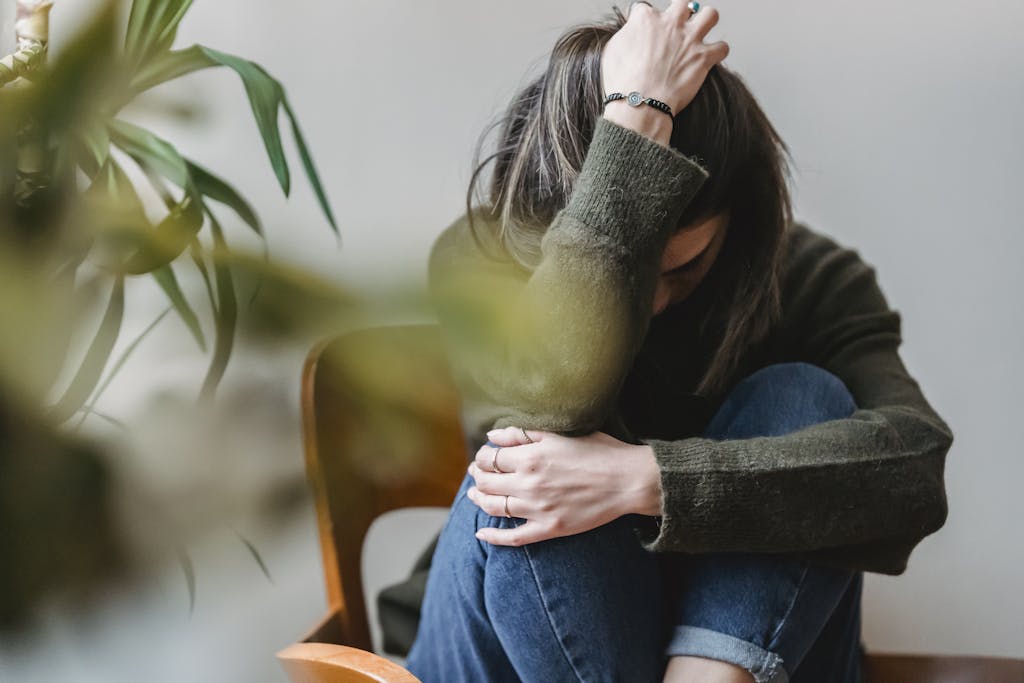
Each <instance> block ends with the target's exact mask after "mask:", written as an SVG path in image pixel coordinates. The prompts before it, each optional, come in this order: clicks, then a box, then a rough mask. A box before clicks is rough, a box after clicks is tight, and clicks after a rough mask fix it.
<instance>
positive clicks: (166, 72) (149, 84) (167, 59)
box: [129, 45, 220, 95]
mask: <svg viewBox="0 0 1024 683" xmlns="http://www.w3.org/2000/svg"><path fill="white" fill-rule="evenodd" d="M213 66H220V64H219V63H217V61H216V60H214V59H211V58H210V57H209V56H208V55H207V54H206V53H205V52H204V51H203V48H202V47H201V46H199V45H193V46H192V47H189V48H185V49H184V50H170V51H168V52H164V53H162V54H159V55H155V56H154V57H153V58H151V59H150V60H149V61H148V62H146V64H145V65H144V66H143V67H142V68H140V69H139V70H138V71H137V72H135V75H134V76H133V77H132V80H131V83H130V85H129V89H130V92H131V94H132V95H138V94H139V93H141V92H143V91H146V90H149V89H150V88H154V87H156V86H158V85H160V84H161V83H166V82H167V81H173V80H174V79H175V78H180V77H181V76H185V75H187V74H190V73H193V72H195V71H201V70H202V69H208V68H210V67H213Z"/></svg>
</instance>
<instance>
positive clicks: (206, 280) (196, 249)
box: [189, 238, 266, 318]
mask: <svg viewBox="0 0 1024 683" xmlns="http://www.w3.org/2000/svg"><path fill="white" fill-rule="evenodd" d="M264 244H266V243H264ZM189 253H190V254H191V256H192V262H193V263H195V264H196V270H198V271H199V274H200V275H201V276H202V277H203V284H205V285H206V295H207V297H208V298H209V300H210V310H211V311H213V315H214V317H215V318H216V316H217V296H216V294H215V293H214V291H213V284H212V283H211V282H210V271H209V269H207V267H206V263H205V261H203V250H202V247H201V246H200V245H199V240H197V239H195V238H193V239H192V243H191V244H190V245H189Z"/></svg>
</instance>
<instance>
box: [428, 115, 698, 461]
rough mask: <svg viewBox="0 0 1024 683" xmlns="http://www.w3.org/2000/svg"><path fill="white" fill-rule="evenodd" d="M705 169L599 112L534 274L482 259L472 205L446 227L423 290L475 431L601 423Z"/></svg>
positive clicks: (483, 227) (486, 228)
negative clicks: (668, 246)
mask: <svg viewBox="0 0 1024 683" xmlns="http://www.w3.org/2000/svg"><path fill="white" fill-rule="evenodd" d="M652 113H653V115H656V116H661V117H663V118H665V119H666V120H668V118H667V117H665V115H664V114H662V113H660V112H656V111H653V110H652ZM706 178H707V171H706V170H704V168H702V167H701V166H700V165H699V164H697V163H696V162H695V161H693V160H692V159H690V158H689V157H687V156H685V155H683V154H681V153H680V152H678V151H676V150H675V149H673V148H671V147H668V146H666V145H663V144H660V143H658V142H656V141H655V140H653V139H651V138H649V137H647V136H645V135H643V134H641V133H639V132H637V131H635V130H632V129H630V128H626V127H624V126H622V125H619V124H617V123H613V122H612V121H611V120H609V119H607V118H605V117H601V118H599V119H598V121H597V124H596V128H595V131H594V135H593V138H592V141H591V144H590V147H589V149H588V151H587V156H586V158H585V160H584V163H583V167H582V169H581V172H580V175H579V177H578V178H577V180H576V183H575V185H574V187H573V191H572V194H571V196H570V198H569V201H568V203H567V205H566V207H565V208H564V209H562V210H561V211H560V212H559V213H558V214H557V216H556V217H555V219H554V221H553V222H552V223H551V225H550V226H549V227H548V228H547V231H546V232H545V234H544V237H543V239H542V241H541V248H542V258H541V260H540V262H539V264H538V265H537V266H536V268H535V269H534V270H533V272H532V273H524V272H523V271H521V269H519V268H518V267H515V266H514V265H512V264H508V263H497V262H495V261H491V260H488V259H486V258H485V257H484V256H483V254H481V253H480V251H479V249H478V247H477V244H476V242H475V241H474V240H473V236H472V235H471V234H470V231H469V226H468V221H467V219H466V217H461V218H459V219H458V220H457V221H456V222H455V223H453V224H452V225H451V226H449V227H448V228H447V229H446V230H445V231H444V232H443V233H442V234H441V236H440V237H439V238H438V240H437V241H436V242H435V244H434V247H433V249H432V251H431V254H430V261H429V270H428V281H429V288H430V293H431V297H432V300H433V303H434V307H435V310H436V311H437V314H438V317H439V320H440V322H441V329H442V334H443V335H444V336H445V339H446V341H447V343H448V347H449V354H450V356H451V358H452V366H453V372H454V374H455V376H456V380H457V382H458V384H459V388H460V391H461V394H462V398H463V412H464V415H463V417H464V420H465V423H466V424H465V426H466V429H467V432H470V434H471V436H472V438H473V439H474V440H476V441H478V442H479V443H482V442H483V432H485V431H487V430H488V429H491V428H494V427H502V426H506V425H517V426H523V427H527V428H530V429H543V430H550V431H553V432H562V433H567V434H586V433H589V432H592V431H594V430H595V429H598V428H599V427H600V426H601V424H602V423H603V422H604V420H605V419H606V418H607V416H608V414H609V413H610V412H611V410H612V408H613V404H614V401H615V398H616V396H617V394H618V391H619V389H620V386H621V383H622V381H623V380H624V379H625V376H626V374H627V372H628V370H629V368H630V366H631V364H632V362H633V358H634V356H635V354H636V351H637V349H638V348H639V345H640V343H641V341H642V340H643V337H644V335H645V334H646V331H647V327H648V324H649V321H650V317H651V314H652V307H653V298H654V286H655V282H656V278H657V272H658V265H659V263H660V258H661V253H662V251H663V249H664V246H665V243H666V241H667V239H668V236H669V235H670V233H671V232H672V230H673V229H674V228H676V227H677V222H678V220H679V218H680V216H681V215H682V212H683V210H684V209H685V208H686V206H687V204H688V203H689V201H690V200H691V199H692V198H693V196H694V195H696V193H697V191H698V190H699V189H700V187H701V185H702V184H703V183H704V181H705V179H706ZM476 221H477V227H478V229H480V231H481V232H482V233H484V234H485V235H487V234H493V233H494V232H495V231H496V227H495V226H494V225H488V224H487V222H486V219H485V218H484V217H483V216H481V217H480V218H477V219H476Z"/></svg>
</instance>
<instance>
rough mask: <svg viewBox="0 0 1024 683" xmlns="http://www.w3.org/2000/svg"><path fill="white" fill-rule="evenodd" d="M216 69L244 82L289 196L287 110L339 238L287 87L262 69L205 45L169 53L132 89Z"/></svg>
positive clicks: (323, 207)
mask: <svg viewBox="0 0 1024 683" xmlns="http://www.w3.org/2000/svg"><path fill="white" fill-rule="evenodd" d="M212 66H226V67H228V68H229V69H232V70H233V71H234V72H235V73H236V74H238V77H239V78H241V80H242V85H243V86H244V87H245V92H246V94H247V95H248V97H249V105H250V106H251V107H252V112H253V116H254V117H255V119H256V126H257V127H258V128H259V131H260V136H261V137H262V138H263V144H264V147H265V148H266V150H267V156H268V157H269V159H270V165H271V167H272V168H273V170H274V174H275V175H276V176H277V180H278V183H279V184H280V185H281V189H282V190H283V191H284V194H285V196H288V195H289V194H290V192H291V171H290V169H289V168H288V161H287V159H286V158H285V154H284V146H283V144H282V142H281V131H280V129H279V126H278V113H279V111H280V109H281V108H282V107H283V108H284V110H285V114H286V115H287V116H288V119H289V122H290V124H291V128H292V134H293V136H294V138H295V145H296V147H297V148H298V151H299V156H300V157H301V159H302V165H303V168H304V170H305V172H306V177H307V178H308V179H309V182H310V185H312V187H313V191H314V192H315V193H316V197H317V201H318V202H319V204H320V209H321V210H322V211H323V213H324V216H325V217H326V218H327V222H328V223H329V224H330V226H331V229H332V230H333V231H334V233H335V234H338V225H337V221H336V220H335V217H334V211H333V210H332V209H331V206H330V202H329V200H328V199H327V193H326V192H325V191H324V188H323V183H322V182H321V180H320V176H319V174H318V173H317V171H316V167H315V165H314V163H313V157H312V154H311V153H310V151H309V146H308V145H307V144H306V140H305V137H304V136H303V134H302V130H301V128H300V127H299V123H298V119H297V117H296V116H295V111H294V109H293V108H292V106H291V103H290V102H289V101H288V97H287V95H286V94H285V91H284V87H283V86H282V85H281V83H280V82H278V81H277V80H276V79H274V78H273V77H272V76H271V75H270V74H268V73H267V72H266V70H265V69H264V68H263V67H262V66H260V65H259V64H256V63H255V62H250V61H248V60H246V59H242V58H241V57H236V56H234V55H229V54H226V53H224V52H219V51H218V50H214V49H212V48H208V47H205V46H203V45H193V46H192V47H190V48H188V49H185V50H178V51H174V52H168V53H166V54H165V55H162V56H160V57H158V58H156V59H155V60H154V61H153V63H152V65H151V66H150V67H149V68H147V69H145V70H143V71H142V72H140V73H139V74H138V75H137V76H136V78H135V80H134V81H133V84H132V87H133V89H134V90H135V91H136V92H140V91H142V90H145V89H148V88H151V87H154V86H156V85H159V84H160V83H163V82H165V81H168V80H171V79H174V78H177V77H179V76H183V75H185V74H188V73H192V72H194V71H198V70H200V69H206V68H209V67H212Z"/></svg>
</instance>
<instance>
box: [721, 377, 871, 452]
mask: <svg viewBox="0 0 1024 683" xmlns="http://www.w3.org/2000/svg"><path fill="white" fill-rule="evenodd" d="M856 409H857V405H856V402H855V401H854V399H853V396H852V395H851V394H850V391H849V389H847V387H846V385H845V384H844V383H843V381H842V380H841V379H839V378H838V377H836V376H835V375H834V374H832V373H831V372H829V371H828V370H825V369H824V368H820V367H818V366H816V365H812V364H810V363H803V362H794V363H776V364H773V365H768V366H766V367H763V368H761V369H760V370H757V371H756V372H754V373H752V374H751V375H749V376H747V377H746V378H745V379H743V380H742V381H740V382H739V383H738V384H737V385H736V386H735V387H734V388H733V390H732V392H731V393H730V394H729V395H728V396H727V397H726V399H725V401H724V402H723V404H722V406H721V408H720V409H719V411H718V413H717V414H716V415H715V417H714V418H713V419H712V421H711V423H710V424H709V425H708V428H707V430H706V434H705V435H706V436H708V437H711V438H733V439H741V438H749V437H753V436H774V435H781V434H787V433H789V432H792V431H796V430H798V429H801V428H803V427H807V426H809V425H812V424H817V423H819V422H826V421H828V420H838V419H842V418H845V417H849V416H850V414H851V413H852V412H853V411H854V410H856Z"/></svg>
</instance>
